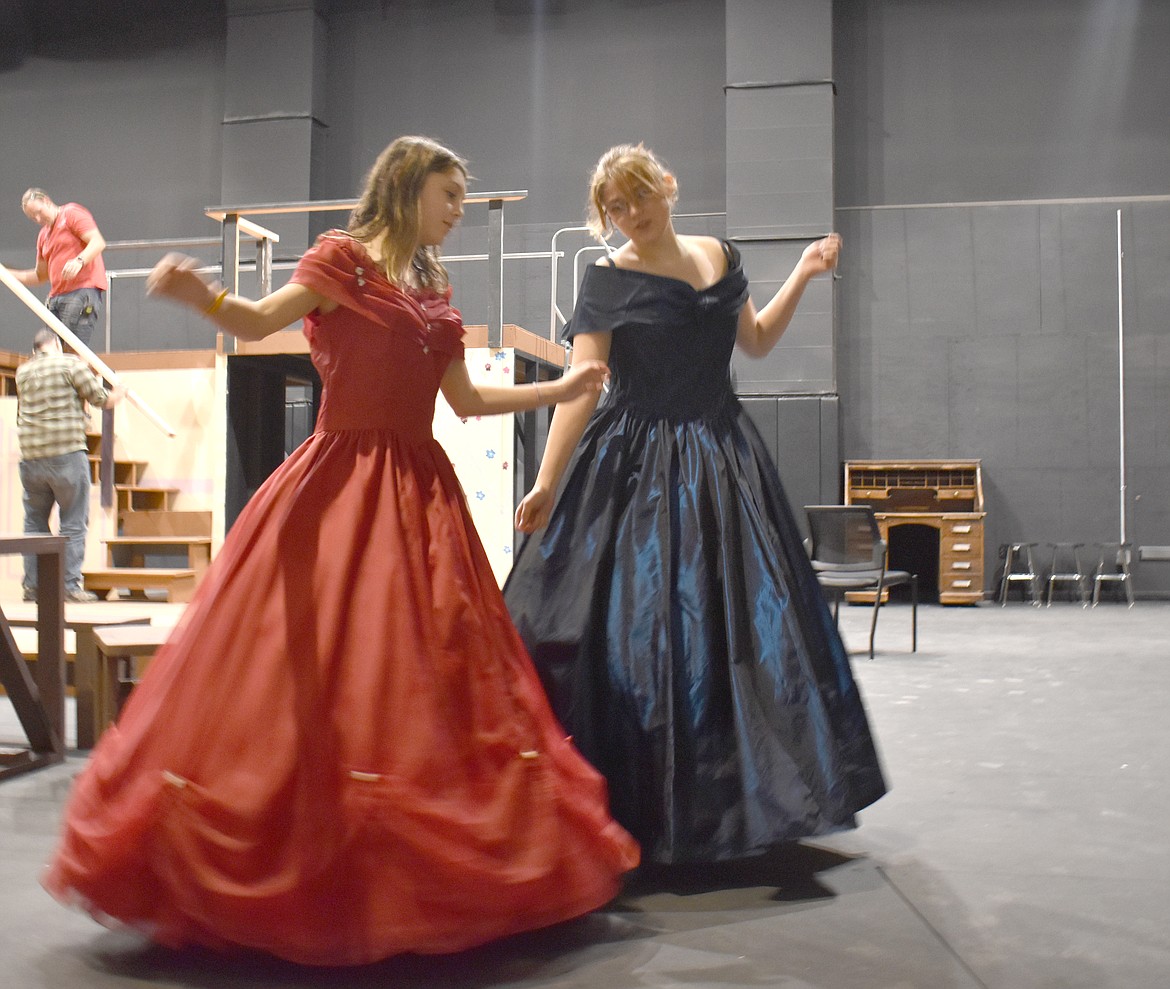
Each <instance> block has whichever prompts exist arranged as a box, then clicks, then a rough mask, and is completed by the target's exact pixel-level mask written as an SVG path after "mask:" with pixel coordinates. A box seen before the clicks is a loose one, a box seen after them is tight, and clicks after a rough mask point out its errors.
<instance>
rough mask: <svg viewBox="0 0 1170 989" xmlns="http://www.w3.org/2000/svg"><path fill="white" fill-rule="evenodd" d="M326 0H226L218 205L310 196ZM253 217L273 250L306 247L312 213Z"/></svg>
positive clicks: (320, 131) (319, 125)
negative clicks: (271, 236) (272, 239)
mask: <svg viewBox="0 0 1170 989" xmlns="http://www.w3.org/2000/svg"><path fill="white" fill-rule="evenodd" d="M328 6H329V4H328V0H228V4H227V14H228V16H227V46H226V54H225V58H224V119H223V182H222V187H221V191H222V198H221V200H220V202H221V203H222V204H224V205H232V206H235V205H247V204H250V203H277V202H289V201H292V202H300V201H304V200H309V199H313V198H315V197H314V195H313V192H314V189H313V162H314V161H315V160H316V159H317V157H318V154H319V148H320V146H321V144H322V142H323V140H324V136H325V130H326V125H325V122H324V120H323V108H324V104H325V80H324V75H325V61H326V60H325V48H326V40H327V36H328V25H327V23H326V20H325V14H326V13H327V12H328ZM208 205H218V204H208ZM329 215H330V216H331V218H332V219H334V220H335V219H336V216H335V215H333V214H329ZM256 222H258V223H260V224H261V225H262V226H265V227H268V228H269V229H270V230H274V231H275V232H276V233H278V234H279V235H280V244H279V245H278V248H277V252H278V254H279V255H280V256H282V257H295V256H298V255H299V254H301V253H303V252H304V250H305V249H306V248H307V247H308V245H309V242H310V240H311V237H312V233H313V231H311V229H310V223H311V222H315V221H314V220H313V218H312V214H292V215H288V216H285V215H280V216H267V217H265V216H261V217H256ZM243 254H244V257H247V256H248V252H247V250H245V251H244V252H243Z"/></svg>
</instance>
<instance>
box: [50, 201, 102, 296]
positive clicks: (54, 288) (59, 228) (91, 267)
mask: <svg viewBox="0 0 1170 989" xmlns="http://www.w3.org/2000/svg"><path fill="white" fill-rule="evenodd" d="M96 229H97V224H96V223H94V219H93V215H92V214H91V213H90V212H89V210H87V209H86V208H85V207H84V206H81V205H79V204H78V203H66V204H65V205H64V206H61V207H60V208H59V209H58V211H57V217H56V219H54V220H53V222H52V223H50V224H49V225H48V226H47V227H41V232H40V234H39V235H38V237H37V259H38V261H39V260H40V259H41V258H44V259H45V261H46V262H47V263H48V265H49V294H50V295H61V294H62V293H64V292H75V291H77V289H79V288H100V289H101V290H102V291H103V292H104V291H105V290H106V288H107V285H108V281H107V279H106V265H105V262H104V261H102V256H101V255H100V254H99V255H98V256H97V257H96V258H94V259H93V260H92V261H90V263H89V264H87V265H86V266H85V267H84V268H82V269H81V271H80V272H79V273H78V275H77V277H76V278H74V279H73V281H71V282H66V281H62V279H61V269H62V268H64V267H65V265H66V264H68V263H69V262H70V261H72V260H73V259H74V258H75V257H77V256H78V255H79V254H80V253H81V252H82V250H84V248H85V241H84V240H82V239H81V235H82V234H84V233H88V232H89V231H90V230H96Z"/></svg>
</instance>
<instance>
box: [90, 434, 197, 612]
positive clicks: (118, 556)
mask: <svg viewBox="0 0 1170 989" xmlns="http://www.w3.org/2000/svg"><path fill="white" fill-rule="evenodd" d="M100 449H101V437H100V435H91V436H90V437H89V460H90V464H91V466H92V469H93V481H94V483H95V484H97V483H99V482H98V476H97V475H98V470H99V464H100V462H101V454H100ZM146 466H147V465H146V463H144V462H142V461H134V460H117V459H115V461H114V492H115V495H116V499H117V503H116V510H117V517H118V535H117V536H113V537H111V538H109V539H105V540H103V542H104V543H105V547H106V565H105V566H104V567H101V568H90V569H86V570H83V571H82V579H83V581H84V583H85V587H86V589H87V590H90V591H93V592H94V593H96V594H97V595H98V597H99V598H107V599H108V598H109V596H110V594H111V592H113V593H114V594H115V596H117V595H118V594H119V593H120V592H123V591H125V592H126V593H127V595H128V596H129V597H131V598H148V597H150V596H152V594H153V595H155V596H157V595H162V596H164V598H165V600H167V601H179V602H186V601H190V600H191V595H192V594H194V593H195V588H196V586H197V585H198V583H199V580H200V578H201V577H202V576H203V574H204V572H205V571H206V570H207V567H208V565H209V564H210V563H211V528H212V520H211V512H209V511H201V512H189V511H175V510H173V509H172V508H171V504H172V502H173V499H174V496H175V495H176V494H177V493H178V489H177V488H163V487H158V486H153V485H150V484H149V483H144V474H145V471H146Z"/></svg>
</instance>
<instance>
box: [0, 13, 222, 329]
mask: <svg viewBox="0 0 1170 989" xmlns="http://www.w3.org/2000/svg"><path fill="white" fill-rule="evenodd" d="M134 6H135V5H133V4H126V3H121V4H119V3H115V2H112V0H94V2H93V3H85V4H56V3H40V2H35V0H12V2H9V3H5V4H3V5H0V132H2V133H3V142H2V144H0V160H2V161H3V167H0V218H2V219H0V262H3V263H4V264H5V265H7V266H9V267H14V268H29V267H32V265H33V263H34V260H35V258H34V252H35V248H36V235H37V228H36V227H35V226H34V225H33V224H32V223H31V222H29V220H28V219H27V218H26V217H25V216H24V214H23V213H22V212H21V209H20V196H21V193H22V192H24V190H25V189H26V188H28V187H29V186H40V187H42V188H44V189H46V190H48V192H49V193H50V194H51V195H52V196H53V198H54V199H55V200H56V201H57V202H59V203H62V202H69V201H71V200H75V201H78V202H81V203H83V204H84V205H85V206H87V207H88V208H89V209H90V210H92V211H93V213H94V215H95V217H96V218H97V221H98V225H99V226H100V227H101V230H102V233H103V234H104V235H105V237H106V239H107V240H131V239H141V238H159V237H215V236H218V234H219V224H217V223H214V222H212V221H211V220H208V219H206V218H205V217H204V216H203V207H205V206H207V205H210V204H212V203H215V202H217V201H218V200H219V195H220V146H221V138H220V130H221V122H222V119H223V54H224V39H223V12H222V7H223V4H222V2H214V0H184V2H183V3H167V4H150V5H149V7H150V9H151V13H150V16H141V15H140V13H139V12H138V11H136V10H134V9H133V8H134ZM216 257H217V258H218V251H217V252H216ZM157 259H158V255H157V253H156V254H154V255H152V256H150V257H143V256H141V255H136V254H132V253H131V254H126V253H119V254H117V255H114V254H111V255H110V256H108V257H107V262H108V264H109V265H110V266H117V267H132V266H136V265H139V264H147V263H153V261H155V260H157ZM39 294H40V295H41V297H43V295H44V292H43V291H41V292H40V293H39ZM128 294H130V295H134V294H136V293H135V292H134V291H131V292H130V293H128ZM137 309H138V307H137V305H136V304H135V306H134V315H135V317H137V315H138V314H137ZM142 315H143V322H142V325H141V329H140V326H139V321H138V319H137V318H135V319H134V320H132V321H128V322H127V323H126V324H125V325H124V326H123V327H122V328H121V329H122V332H123V334H124V337H123V340H122V345H123V347H124V348H138V347H148V346H149V340H150V339H151V337H152V327H158V328H160V329H162V330H163V332H162V333H161V334H160V336H161V338H162V340H163V341H164V345H167V346H182V347H186V346H192V347H194V346H207V344H208V340H209V339H211V337H210V336H209V334H208V330H207V327H206V325H199V323H198V321H190V322H189V323H188V321H185V320H180V321H178V325H175V323H176V321H175V318H174V315H173V313H172V312H170V311H169V307H162V306H158V305H157V304H154V303H148V304H147V305H146V308H145V310H144V311H143V314H142ZM39 326H40V324H39V323H38V322H37V321H36V318H35V317H34V316H32V314H31V313H29V312H28V310H27V309H25V308H24V306H23V305H22V304H21V303H20V302H18V301H17V300H16V299H14V298H13V297H12V295H11V293H9V292H8V291H7V290H4V291H0V349H5V350H13V351H16V352H27V351H28V350H29V349H30V347H31V341H32V336H33V333H34V332H35V331H36V329H37V328H38V327H39Z"/></svg>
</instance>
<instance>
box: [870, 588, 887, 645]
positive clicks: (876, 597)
mask: <svg viewBox="0 0 1170 989" xmlns="http://www.w3.org/2000/svg"><path fill="white" fill-rule="evenodd" d="M883 589H884V588H883V586H882V585H881V584H879V585H878V589H877V590H876V591H874V593H873V619H872V621H870V623H869V658H870V659H873V640H874V636H875V635H877V618H878V609H879V608H881V606H882V591H883Z"/></svg>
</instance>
